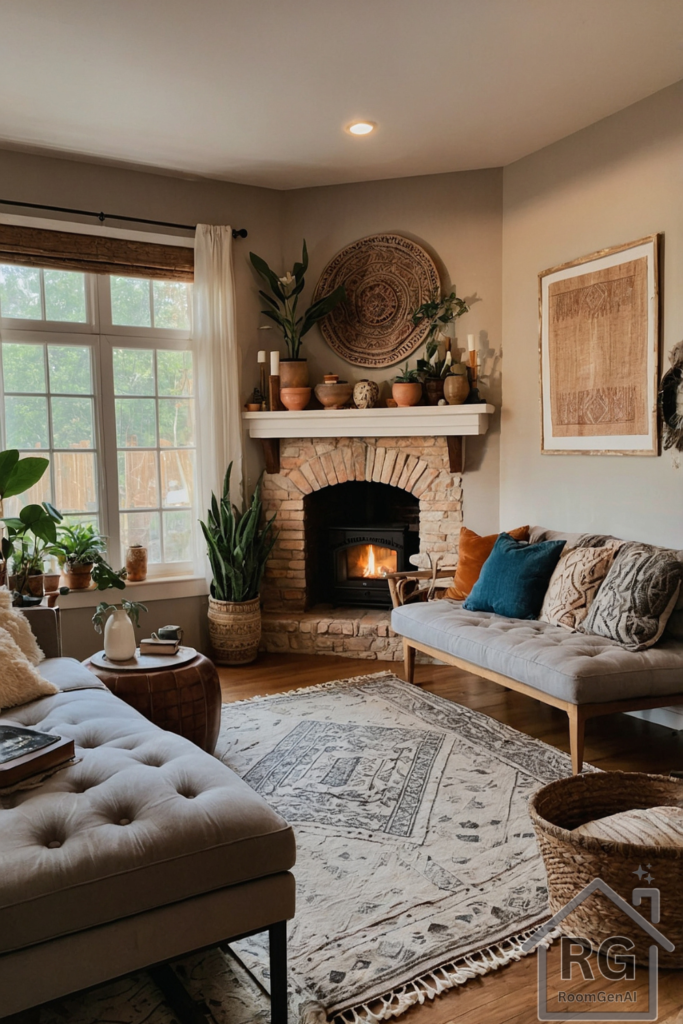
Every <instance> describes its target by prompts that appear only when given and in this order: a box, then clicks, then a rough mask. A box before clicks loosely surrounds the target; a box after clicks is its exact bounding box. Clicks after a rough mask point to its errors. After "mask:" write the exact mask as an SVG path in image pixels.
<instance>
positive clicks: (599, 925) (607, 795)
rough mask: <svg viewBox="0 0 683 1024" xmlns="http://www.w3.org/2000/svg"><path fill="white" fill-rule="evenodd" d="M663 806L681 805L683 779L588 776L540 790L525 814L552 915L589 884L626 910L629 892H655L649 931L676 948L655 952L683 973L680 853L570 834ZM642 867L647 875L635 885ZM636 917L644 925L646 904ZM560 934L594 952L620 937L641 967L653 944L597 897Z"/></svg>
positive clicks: (647, 916)
mask: <svg viewBox="0 0 683 1024" xmlns="http://www.w3.org/2000/svg"><path fill="white" fill-rule="evenodd" d="M664 805H669V806H673V807H683V781H682V780H680V779H670V778H666V777H665V776H662V775H644V774H640V773H637V772H590V773H588V774H586V775H574V776H572V777H571V778H567V779H560V780H559V781H558V782H551V783H550V785H548V786H544V787H543V789H540V790H539V791H538V793H536V794H535V796H534V797H533V798H532V799H531V801H530V804H529V811H530V814H531V820H532V821H533V824H534V828H535V830H536V836H537V838H538V842H539V845H540V847H541V853H542V854H543V860H544V861H545V866H546V871H547V873H548V891H549V900H550V910H551V913H552V914H556V913H557V912H558V911H559V910H561V909H562V907H564V905H565V904H566V903H568V902H569V900H571V899H573V897H574V896H576V895H577V894H578V893H579V892H581V890H582V889H583V888H584V887H585V886H586V885H588V884H589V883H590V882H592V881H593V880H594V879H595V878H601V879H602V880H603V882H606V883H607V885H609V886H611V887H612V889H614V890H615V892H617V893H618V894H619V895H620V896H621V897H622V898H623V899H624V900H625V901H626V902H627V903H628V904H631V905H632V893H633V890H634V889H635V888H648V886H649V885H651V886H652V887H656V888H657V889H659V891H660V894H661V918H660V921H659V922H658V923H657V924H656V927H657V928H658V929H659V931H660V932H662V933H663V934H664V935H665V936H666V937H667V938H668V939H670V941H671V942H673V943H674V945H675V947H676V949H675V950H674V952H673V953H667V952H666V951H665V950H663V949H661V948H660V950H659V962H660V965H661V966H662V967H683V903H682V902H681V890H682V889H683V847H679V846H667V847H654V846H635V845H632V844H630V843H615V842H607V841H605V840H602V839H594V838H593V837H592V836H577V835H572V833H571V832H570V829H573V828H576V827H577V826H578V825H583V824H585V823H586V822H588V821H593V820H595V819H596V818H604V817H607V815H609V814H617V813H618V812H619V811H631V810H635V809H636V808H641V809H644V808H647V807H661V806H664ZM641 866H642V868H644V869H645V868H647V870H648V871H649V873H650V874H651V875H652V876H653V881H652V882H651V883H648V882H646V881H645V880H643V881H640V879H639V877H638V875H637V874H635V872H636V871H638V869H639V868H640V867H641ZM638 912H639V913H642V915H643V917H645V919H646V920H648V921H649V920H650V913H651V907H650V901H649V900H644V901H643V903H642V904H641V906H640V907H638ZM561 928H562V930H563V931H564V932H565V934H567V935H573V936H577V937H582V938H586V939H589V940H590V942H591V944H592V946H593V948H595V949H596V948H597V947H598V946H599V945H600V943H601V942H602V941H603V939H606V938H608V937H609V936H611V935H624V934H625V935H627V936H628V937H629V938H630V939H632V941H633V942H634V943H635V945H636V959H637V961H638V963H640V964H645V965H646V964H647V962H648V951H649V947H650V945H651V944H652V942H653V940H652V938H650V936H649V935H647V933H645V932H643V931H642V930H641V929H639V928H638V927H637V926H636V925H634V924H633V922H631V921H629V920H628V918H627V917H626V915H625V914H624V913H623V911H621V910H620V909H619V908H618V907H617V906H616V905H615V904H614V903H613V902H612V901H611V900H610V899H608V897H607V896H605V895H604V894H603V893H600V892H595V893H592V894H591V895H590V896H589V897H587V899H585V900H584V901H583V902H582V903H581V904H580V905H579V906H578V907H577V908H576V909H575V910H574V911H572V912H571V913H570V914H568V915H567V917H566V918H565V919H564V921H563V922H562V924H561Z"/></svg>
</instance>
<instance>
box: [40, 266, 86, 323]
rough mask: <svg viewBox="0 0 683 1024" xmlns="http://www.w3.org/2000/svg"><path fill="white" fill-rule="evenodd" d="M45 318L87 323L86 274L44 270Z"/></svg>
mask: <svg viewBox="0 0 683 1024" xmlns="http://www.w3.org/2000/svg"><path fill="white" fill-rule="evenodd" d="M43 277H44V281H45V319H46V320H68V321H69V322H70V323H77V324H84V323H85V274H79V273H78V272H77V271H73V270H44V271H43Z"/></svg>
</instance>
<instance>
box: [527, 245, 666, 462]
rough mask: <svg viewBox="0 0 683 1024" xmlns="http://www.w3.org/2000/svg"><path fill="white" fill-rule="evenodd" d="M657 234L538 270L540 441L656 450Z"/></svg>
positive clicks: (607, 450)
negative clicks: (540, 271)
mask: <svg viewBox="0 0 683 1024" xmlns="http://www.w3.org/2000/svg"><path fill="white" fill-rule="evenodd" d="M658 306H659V283H658V236H657V235H651V236H649V237H648V238H641V239H640V240H639V241H637V242H630V243H629V244H628V245H620V246H615V247H614V248H611V249H603V250H601V251H600V252H595V253H592V254H591V255H590V256H584V257H582V258H581V259H578V260H573V261H572V262H571V263H565V264H563V265H562V266H560V267H552V268H551V269H550V270H544V271H543V273H541V274H539V310H540V354H541V451H542V453H543V454H544V455H657V454H658V439H657V381H658V372H659V365H658V364H659V324H658Z"/></svg>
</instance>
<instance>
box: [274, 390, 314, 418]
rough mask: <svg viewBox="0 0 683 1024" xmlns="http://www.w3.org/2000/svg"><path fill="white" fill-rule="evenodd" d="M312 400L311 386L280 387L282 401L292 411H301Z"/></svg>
mask: <svg viewBox="0 0 683 1024" xmlns="http://www.w3.org/2000/svg"><path fill="white" fill-rule="evenodd" d="M310 400H311V389H310V388H280V401H281V402H282V404H283V405H284V407H285V409H289V411H290V412H300V411H301V410H302V409H305V408H306V406H307V405H308V403H309V402H310Z"/></svg>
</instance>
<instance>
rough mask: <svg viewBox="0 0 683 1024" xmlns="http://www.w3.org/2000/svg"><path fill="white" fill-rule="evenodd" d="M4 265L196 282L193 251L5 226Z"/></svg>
mask: <svg viewBox="0 0 683 1024" xmlns="http://www.w3.org/2000/svg"><path fill="white" fill-rule="evenodd" d="M0 263H19V264H21V265H22V266H25V267H50V268H52V269H55V270H80V271H83V272H85V273H86V274H119V275H121V276H122V277H156V278H163V279H165V280H171V281H192V280H193V278H194V250H193V249H192V248H190V247H187V246H183V245H157V244H156V243H154V242H136V241H130V240H128V239H124V238H105V237H103V236H101V235H81V234H75V233H74V232H71V231H45V230H42V229H40V228H26V227H15V226H14V225H11V224H0Z"/></svg>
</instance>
